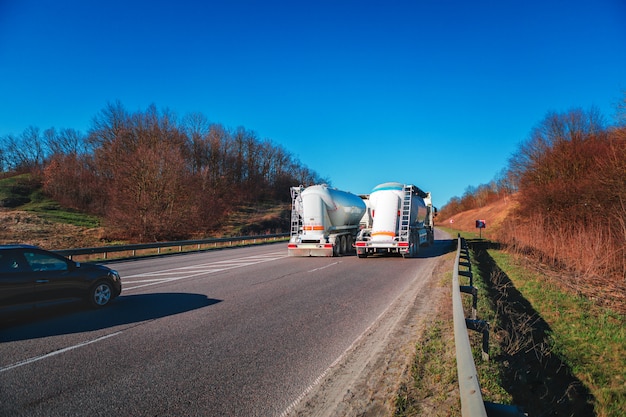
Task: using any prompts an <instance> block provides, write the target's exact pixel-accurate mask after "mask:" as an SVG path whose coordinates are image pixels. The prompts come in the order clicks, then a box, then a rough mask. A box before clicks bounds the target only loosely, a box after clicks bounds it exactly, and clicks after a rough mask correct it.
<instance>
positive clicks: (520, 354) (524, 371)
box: [396, 230, 626, 417]
mask: <svg viewBox="0 0 626 417" xmlns="http://www.w3.org/2000/svg"><path fill="white" fill-rule="evenodd" d="M457 232H458V231H456V230H450V233H451V234H454V235H456V233H457ZM461 234H462V236H464V237H466V238H467V239H468V240H474V244H473V245H472V246H473V247H474V250H472V253H471V256H472V264H473V267H472V270H473V272H474V277H475V285H476V286H477V287H478V288H479V305H478V316H479V318H480V319H483V320H487V321H489V322H490V324H491V331H490V341H491V346H490V356H491V360H490V361H489V362H484V361H482V360H481V359H480V340H479V337H480V336H479V335H478V334H474V335H472V334H471V333H470V335H471V338H472V339H473V342H472V345H473V346H474V347H475V352H474V353H475V358H476V364H477V369H478V372H479V378H480V383H481V387H482V390H483V397H484V399H485V400H486V401H492V402H497V403H514V404H516V405H519V406H522V407H523V408H524V409H525V411H527V412H532V411H537V410H542V412H545V411H546V410H551V411H553V412H556V413H557V414H559V413H561V414H563V413H567V414H563V415H574V416H578V415H580V416H583V415H593V414H595V415H597V416H600V417H617V416H622V415H623V410H625V409H626V318H625V317H624V316H622V315H620V314H618V313H616V312H615V311H612V310H611V309H610V308H607V307H603V306H600V305H598V304H597V303H594V302H593V301H592V300H588V299H586V298H584V297H581V296H579V295H577V294H572V293H569V292H567V291H566V290H564V289H563V288H562V287H561V286H559V285H558V283H557V282H554V281H553V280H552V279H550V278H549V274H544V273H541V271H539V270H535V269H531V268H527V267H526V266H525V265H524V259H521V258H518V257H516V256H514V255H511V254H508V253H506V252H504V251H502V250H498V249H495V248H493V247H494V246H496V245H492V244H490V243H489V242H488V241H485V240H476V238H477V235H476V234H474V233H467V232H462V233H461ZM526 262H527V261H526ZM449 282H450V281H448V283H449ZM466 298H471V297H466ZM439 326H440V329H441V331H436V332H431V334H430V335H429V336H428V337H427V338H426V339H425V340H423V341H421V342H420V343H421V345H420V346H418V348H417V356H416V359H415V363H416V365H414V367H413V369H412V373H413V380H414V381H419V380H420V379H422V380H424V379H431V380H432V379H433V378H434V379H435V380H442V379H445V378H444V375H446V373H445V372H444V371H443V370H442V369H445V368H446V367H447V366H453V367H454V369H455V370H456V364H455V362H454V359H453V358H448V359H445V358H446V354H445V352H446V351H447V350H449V349H444V348H443V346H447V345H448V344H449V343H450V340H451V336H450V334H451V332H452V328H451V324H450V323H449V322H441V323H439ZM472 333H473V332H472ZM452 340H453V339H452ZM433 349H434V351H436V352H437V351H438V353H435V354H433V353H432V352H431V351H432V350H433ZM429 352H431V353H429ZM442 360H445V361H446V364H445V366H443V367H442V366H440V365H439V363H440V362H441V361H442ZM424 362H425V363H424ZM448 375H449V374H448ZM416 384H417V383H416ZM416 386H417V385H416ZM418 391H419V390H418ZM409 393H410V390H409ZM416 401H417V405H412V406H411V407H412V409H413V410H414V411H410V408H411V407H407V406H405V404H412V403H413V402H416ZM419 401H425V399H424V398H421V399H417V400H415V399H411V398H410V397H409V398H407V393H406V392H402V393H400V395H399V397H398V412H397V414H396V415H397V416H416V415H419V412H417V411H415V410H419ZM444 406H445V405H444ZM533 408H534V410H533ZM407 410H408V411H407ZM452 414H453V413H452ZM561 414H559V415H561ZM442 415H450V413H446V412H443V413H442Z"/></svg>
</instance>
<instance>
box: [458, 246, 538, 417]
mask: <svg viewBox="0 0 626 417" xmlns="http://www.w3.org/2000/svg"><path fill="white" fill-rule="evenodd" d="M461 266H463V267H466V268H467V269H464V270H459V267H461ZM459 275H461V276H465V277H468V278H469V285H459ZM461 293H467V294H471V295H472V297H473V302H472V313H471V318H465V311H464V310H463V303H462V301H461ZM477 300H478V291H477V289H476V287H474V279H473V276H472V271H471V263H470V256H469V248H468V246H467V242H466V241H465V239H463V238H462V237H461V236H459V237H458V241H457V249H456V259H455V261H454V270H453V273H452V314H453V318H454V344H455V346H456V364H457V373H458V378H459V391H460V393H461V415H462V416H463V417H487V416H488V417H527V415H526V414H524V413H522V412H520V411H519V409H518V408H517V407H516V406H514V405H505V404H495V403H489V402H487V403H486V402H484V401H483V396H482V393H481V391H480V382H479V381H478V374H477V372H476V365H475V364H474V357H473V355H472V348H471V346H470V342H469V336H468V334H467V330H468V329H470V330H476V331H479V332H481V333H482V335H483V340H482V357H483V359H484V360H489V323H487V322H485V321H482V320H477V319H476V304H477Z"/></svg>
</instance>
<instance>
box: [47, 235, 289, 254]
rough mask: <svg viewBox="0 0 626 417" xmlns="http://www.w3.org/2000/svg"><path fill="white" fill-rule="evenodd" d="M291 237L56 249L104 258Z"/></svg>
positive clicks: (214, 239)
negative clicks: (167, 249) (111, 254)
mask: <svg viewBox="0 0 626 417" xmlns="http://www.w3.org/2000/svg"><path fill="white" fill-rule="evenodd" d="M285 237H289V233H277V234H273V235H258V236H238V237H223V238H212V239H200V240H181V241H173V242H157V243H139V244H133V245H113V246H101V247H94V248H78V249H63V250H57V251H54V252H55V253H58V254H59V255H63V256H67V257H68V258H70V259H72V258H73V257H74V256H78V255H98V254H100V255H102V256H103V258H104V259H107V256H108V254H110V253H120V252H129V253H130V254H129V256H130V257H135V256H137V251H139V250H149V249H157V254H161V249H163V248H172V247H178V252H182V251H183V248H184V247H191V246H195V247H196V249H195V250H201V249H202V248H203V246H204V247H206V248H207V249H208V247H209V245H214V247H217V245H218V244H222V246H232V244H233V243H234V242H243V243H245V242H253V243H257V241H259V240H260V241H264V242H267V241H269V240H277V239H280V238H285Z"/></svg>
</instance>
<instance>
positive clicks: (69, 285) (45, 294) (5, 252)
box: [0, 245, 122, 312]
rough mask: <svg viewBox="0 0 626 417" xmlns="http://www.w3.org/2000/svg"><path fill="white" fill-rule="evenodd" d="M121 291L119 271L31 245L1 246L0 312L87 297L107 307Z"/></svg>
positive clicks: (95, 305) (86, 299)
mask: <svg viewBox="0 0 626 417" xmlns="http://www.w3.org/2000/svg"><path fill="white" fill-rule="evenodd" d="M121 292H122V280H121V279H120V275H119V274H118V273H117V271H114V270H113V269H110V268H108V267H106V266H104V265H95V264H81V263H78V262H74V261H72V260H70V259H67V258H65V257H63V256H61V255H57V254H55V253H52V252H49V251H46V250H43V249H40V248H38V247H36V246H30V245H0V312H5V311H19V310H25V309H29V308H34V307H37V306H39V305H45V304H51V303H56V302H63V301H70V300H77V299H80V300H84V301H86V302H87V303H88V304H89V305H91V306H92V307H95V308H100V307H104V306H107V305H109V304H110V303H111V301H113V300H114V299H115V298H116V297H117V296H118V295H120V293H121Z"/></svg>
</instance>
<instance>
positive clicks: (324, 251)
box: [287, 243, 333, 257]
mask: <svg viewBox="0 0 626 417" xmlns="http://www.w3.org/2000/svg"><path fill="white" fill-rule="evenodd" d="M287 255H289V256H329V257H330V256H333V247H332V245H331V246H330V247H328V245H324V244H316V243H308V244H307V243H302V244H299V245H293V244H290V245H289V246H288V248H287Z"/></svg>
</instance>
